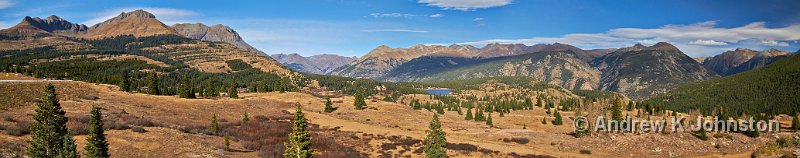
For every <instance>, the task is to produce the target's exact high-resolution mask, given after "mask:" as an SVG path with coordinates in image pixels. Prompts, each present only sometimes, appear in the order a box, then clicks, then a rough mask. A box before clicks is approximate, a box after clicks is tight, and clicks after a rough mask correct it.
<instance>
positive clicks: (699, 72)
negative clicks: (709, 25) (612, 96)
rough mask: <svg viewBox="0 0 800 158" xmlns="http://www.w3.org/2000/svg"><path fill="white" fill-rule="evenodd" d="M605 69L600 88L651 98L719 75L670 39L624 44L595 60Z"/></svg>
mask: <svg viewBox="0 0 800 158" xmlns="http://www.w3.org/2000/svg"><path fill="white" fill-rule="evenodd" d="M592 65H594V67H597V68H598V69H600V71H602V78H601V81H600V89H601V90H608V91H616V92H622V93H625V94H626V95H627V96H628V97H631V98H637V99H642V98H647V97H649V96H652V95H655V94H659V93H664V92H667V91H669V90H671V89H673V88H675V87H676V86H678V85H680V84H684V83H691V82H695V81H702V80H707V79H711V78H713V77H715V76H716V75H715V74H714V73H713V72H711V71H710V70H708V69H706V68H705V67H703V66H702V65H700V63H698V62H697V61H696V60H695V59H692V58H690V57H689V56H687V55H686V54H684V53H683V52H681V51H680V50H678V48H676V47H675V46H672V45H671V44H669V43H664V42H661V43H657V44H655V45H653V46H650V47H647V46H643V45H640V44H637V45H635V46H633V47H627V48H621V49H618V50H616V51H614V52H612V53H611V54H608V55H606V56H604V57H601V58H598V59H596V60H594V61H593V62H592Z"/></svg>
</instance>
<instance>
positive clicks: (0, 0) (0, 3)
mask: <svg viewBox="0 0 800 158" xmlns="http://www.w3.org/2000/svg"><path fill="white" fill-rule="evenodd" d="M11 6H14V3H12V2H11V0H0V9H6V8H11Z"/></svg>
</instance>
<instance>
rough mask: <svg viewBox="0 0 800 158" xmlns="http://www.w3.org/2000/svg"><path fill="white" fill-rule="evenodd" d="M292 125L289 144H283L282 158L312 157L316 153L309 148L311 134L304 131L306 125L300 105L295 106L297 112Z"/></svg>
mask: <svg viewBox="0 0 800 158" xmlns="http://www.w3.org/2000/svg"><path fill="white" fill-rule="evenodd" d="M292 124H293V125H292V133H289V142H287V143H285V144H284V146H286V150H284V152H283V157H291V158H311V157H314V155H315V154H316V152H315V151H314V149H312V148H311V134H310V133H308V131H306V127H307V126H308V124H307V122H306V117H305V114H303V111H302V109H300V104H297V110H296V112H295V113H294V121H292Z"/></svg>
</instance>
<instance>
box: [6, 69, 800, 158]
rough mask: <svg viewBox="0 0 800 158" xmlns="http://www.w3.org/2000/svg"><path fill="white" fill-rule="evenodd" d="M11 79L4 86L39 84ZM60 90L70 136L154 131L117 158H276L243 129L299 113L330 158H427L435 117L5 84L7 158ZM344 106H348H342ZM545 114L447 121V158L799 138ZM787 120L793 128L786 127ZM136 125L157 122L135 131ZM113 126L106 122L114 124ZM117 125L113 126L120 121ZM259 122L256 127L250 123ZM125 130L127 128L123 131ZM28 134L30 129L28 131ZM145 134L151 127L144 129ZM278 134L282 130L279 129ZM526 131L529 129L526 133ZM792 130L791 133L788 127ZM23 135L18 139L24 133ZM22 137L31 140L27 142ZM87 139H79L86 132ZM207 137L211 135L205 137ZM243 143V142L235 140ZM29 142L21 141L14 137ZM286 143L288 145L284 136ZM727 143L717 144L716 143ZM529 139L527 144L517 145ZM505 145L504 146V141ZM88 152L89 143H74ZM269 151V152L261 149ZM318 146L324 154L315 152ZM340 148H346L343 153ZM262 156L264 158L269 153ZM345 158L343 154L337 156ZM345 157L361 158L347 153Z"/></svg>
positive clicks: (261, 99)
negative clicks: (98, 113)
mask: <svg viewBox="0 0 800 158" xmlns="http://www.w3.org/2000/svg"><path fill="white" fill-rule="evenodd" d="M15 76H16V75H14V74H12V75H11V76H10V77H9V76H5V77H0V79H1V80H36V79H33V78H30V77H22V76H17V77H15ZM47 83H52V84H54V85H55V87H56V89H57V92H58V94H59V97H60V99H61V106H62V107H63V108H64V110H65V111H66V112H67V116H68V117H69V118H70V123H69V126H70V128H71V129H72V128H76V129H79V128H80V125H78V124H79V122H80V121H81V118H83V117H84V116H86V115H88V114H89V110H90V108H91V106H99V107H101V108H103V109H104V110H103V112H104V114H105V115H106V116H105V117H104V119H117V120H118V121H117V122H116V123H113V124H109V123H106V126H124V125H123V124H131V125H130V126H146V127H144V130H146V131H147V132H144V133H140V132H135V131H134V130H129V129H126V128H124V127H122V128H115V129H116V130H115V129H112V130H108V131H107V132H106V134H107V135H108V136H107V138H108V140H109V144H110V148H111V149H110V152H111V155H113V156H114V157H259V156H261V157H274V156H279V155H275V153H280V152H276V151H272V152H264V151H254V150H249V149H248V148H252V146H253V144H254V143H253V142H252V141H250V140H249V138H250V137H248V135H249V134H253V133H243V134H242V133H241V132H234V131H233V130H235V129H243V131H247V130H245V129H249V127H251V126H255V127H259V128H277V127H280V126H277V125H276V124H282V123H283V124H285V123H287V122H288V120H290V119H289V118H291V113H292V112H294V107H293V104H295V103H299V104H300V105H302V108H303V110H304V112H305V113H306V118H307V119H308V120H309V121H310V123H312V124H313V125H312V127H311V128H312V129H311V131H312V135H313V136H314V139H320V140H325V141H326V142H323V143H317V142H315V144H314V145H315V147H320V148H321V150H320V151H321V156H325V157H354V156H358V157H422V156H423V153H422V150H421V148H422V142H421V141H422V140H423V139H424V138H425V131H426V130H427V129H428V123H429V121H430V120H431V118H432V116H433V113H432V112H429V111H427V110H413V109H412V108H411V107H409V106H408V105H402V104H398V103H393V102H384V101H369V100H368V103H367V104H368V106H369V107H370V108H368V109H366V110H354V109H353V98H352V97H349V96H348V97H344V98H341V99H340V98H336V100H337V103H334V107H337V108H338V109H337V110H336V111H334V112H332V113H325V112H323V107H324V102H323V99H322V98H318V97H314V96H312V95H309V94H304V93H295V92H287V93H241V94H239V95H240V97H241V98H240V99H228V98H220V99H180V98H177V97H172V96H153V95H146V94H139V93H126V92H121V91H118V90H117V89H118V88H117V87H116V86H111V85H102V84H92V83H85V82H78V81H63V82H0V95H2V96H0V98H1V99H0V100H2V101H0V103H2V105H0V115H1V116H2V117H3V118H2V119H0V125H1V126H2V127H4V128H3V130H4V132H2V133H0V138H2V141H0V153H2V155H0V157H14V154H22V153H24V147H22V146H24V145H26V143H25V141H26V140H28V139H30V136H28V135H25V134H14V129H13V128H15V127H18V128H21V127H24V123H26V122H28V123H29V122H31V121H32V115H33V114H34V109H35V106H33V105H34V102H35V100H36V99H35V98H39V97H41V96H42V90H40V89H42V87H43V86H44V85H45V84H47ZM338 100H341V102H338ZM544 111H545V110H544V109H542V108H539V107H534V110H524V111H513V112H511V113H509V114H506V115H505V117H499V116H498V114H497V113H494V114H493V116H492V118H493V119H494V125H495V127H489V126H487V125H485V124H484V123H483V122H475V121H466V120H464V115H459V114H457V113H455V112H449V111H448V112H446V113H445V114H444V115H443V116H441V121H442V125H443V126H442V127H443V129H444V131H445V132H446V133H447V141H448V143H450V144H449V145H448V149H449V150H448V155H451V157H748V156H750V154H751V153H752V151H753V150H755V149H756V148H757V147H758V146H760V145H762V144H764V143H765V142H767V141H771V140H773V139H774V138H775V137H778V136H787V135H795V134H794V133H789V132H783V133H766V134H762V137H760V138H750V137H746V136H744V135H741V134H716V135H715V134H710V135H712V136H715V137H713V138H711V139H709V140H708V141H702V140H699V139H697V138H696V137H694V136H692V135H691V134H688V133H681V134H660V133H657V134H653V133H649V134H598V135H595V136H586V137H582V138H574V137H572V136H570V135H568V133H569V132H572V131H573V130H574V128H573V127H572V121H573V117H571V116H572V113H570V112H564V113H563V115H564V116H565V119H564V125H562V126H554V125H552V124H550V123H548V124H542V123H541V120H542V118H543V117H545V116H547V115H546V114H545V112H544ZM245 112H247V113H248V114H249V116H250V117H249V118H251V120H255V121H256V122H260V121H263V122H266V124H262V125H258V126H257V125H252V124H243V123H241V121H239V120H241V119H242V114H243V113H245ZM212 115H216V116H217V118H218V120H220V122H221V124H222V126H223V128H226V129H231V131H230V133H231V134H232V141H231V150H229V151H225V150H223V149H224V145H223V142H224V138H223V137H221V136H215V135H209V134H208V133H207V132H204V130H207V126H208V125H209V124H210V120H211V116H212ZM784 119H785V118H784ZM135 120H140V121H139V122H141V120H145V121H149V122H152V125H143V124H141V123H139V124H137V123H136V121H135ZM107 121H108V120H107ZM112 122H113V121H112ZM251 122H252V121H251ZM117 123H119V124H117ZM21 124H22V125H21ZM144 124H147V123H144ZM270 124H272V125H275V126H271V125H270ZM523 126H525V127H526V128H525V129H523ZM787 126H788V125H787ZM17 130H19V129H17ZM270 130H279V131H282V132H270V131H264V132H262V133H279V134H275V139H272V137H270V140H269V141H267V143H266V144H271V145H275V146H282V143H281V142H282V141H285V139H286V138H285V135H283V134H286V133H288V131H289V130H291V129H270ZM23 133H24V132H23ZM78 133H80V132H78ZM203 133H206V134H203ZM237 133H238V134H237ZM15 135H22V136H15ZM281 135H282V136H281ZM717 135H719V136H717ZM511 138H518V139H516V140H522V138H524V139H525V140H528V141H509V140H510V139H511ZM504 139H505V140H504ZM75 140H76V141H77V144H78V148H79V149H82V148H83V144H84V143H85V135H81V134H77V136H76V137H75ZM261 145H265V143H262V144H261ZM317 145H319V146H317ZM337 145H338V146H337ZM262 149H263V148H262ZM336 151H339V152H336ZM344 151H355V153H349V152H344Z"/></svg>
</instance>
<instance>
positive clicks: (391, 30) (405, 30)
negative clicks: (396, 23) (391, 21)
mask: <svg viewBox="0 0 800 158" xmlns="http://www.w3.org/2000/svg"><path fill="white" fill-rule="evenodd" d="M364 32H410V33H428V31H426V30H408V29H369V30H364Z"/></svg>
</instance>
